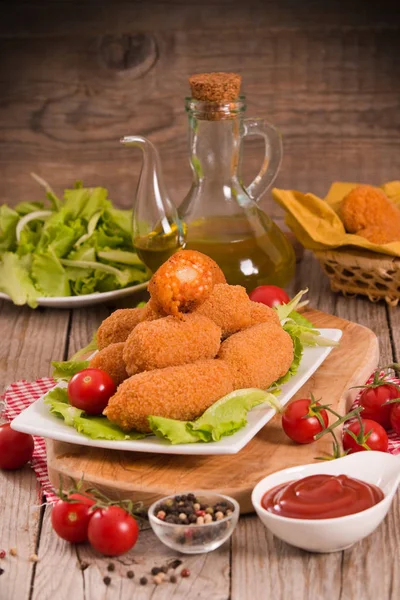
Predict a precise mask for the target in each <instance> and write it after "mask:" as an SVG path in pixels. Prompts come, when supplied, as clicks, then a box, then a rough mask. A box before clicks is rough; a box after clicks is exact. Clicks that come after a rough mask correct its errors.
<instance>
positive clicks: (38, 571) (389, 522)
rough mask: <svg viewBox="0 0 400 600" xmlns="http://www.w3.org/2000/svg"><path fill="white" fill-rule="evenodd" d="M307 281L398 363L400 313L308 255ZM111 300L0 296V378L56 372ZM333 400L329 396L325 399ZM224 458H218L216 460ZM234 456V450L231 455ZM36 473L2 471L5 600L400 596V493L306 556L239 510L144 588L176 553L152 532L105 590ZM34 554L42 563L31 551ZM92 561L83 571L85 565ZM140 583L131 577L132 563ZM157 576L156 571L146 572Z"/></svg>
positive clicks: (302, 273)
mask: <svg viewBox="0 0 400 600" xmlns="http://www.w3.org/2000/svg"><path fill="white" fill-rule="evenodd" d="M305 286H307V287H309V289H310V300H311V303H312V306H314V307H317V308H319V309H321V310H324V311H326V312H329V313H331V314H335V315H338V316H340V317H343V318H346V319H350V320H353V321H357V322H358V323H361V324H363V325H366V326H367V327H370V328H371V329H373V330H374V331H375V333H376V334H377V335H378V337H379V342H380V350H381V364H387V363H390V362H392V361H394V360H398V358H399V353H400V333H399V332H400V327H399V325H400V311H399V310H398V309H396V308H395V309H390V308H387V307H386V305H385V304H382V303H381V304H371V303H370V302H369V301H367V300H364V299H362V298H358V299H349V298H344V297H342V296H339V295H335V294H333V293H332V292H330V290H329V284H328V282H327V280H326V279H325V278H324V276H323V275H322V273H321V271H320V268H319V266H318V264H317V263H316V261H315V260H314V258H313V257H312V256H311V255H309V254H306V256H305V257H304V259H303V261H302V262H301V264H300V265H298V270H297V274H296V277H295V280H294V281H293V283H292V288H293V290H294V289H300V288H303V287H305ZM111 309H112V307H108V308H106V307H94V308H89V309H81V310H74V311H68V310H51V309H37V310H31V309H29V308H17V307H15V306H13V305H12V304H10V303H8V302H2V303H0V331H1V337H0V365H1V375H0V383H1V387H2V388H4V387H5V386H6V385H7V384H9V383H11V382H12V381H16V380H19V379H27V380H34V379H36V378H37V377H39V376H45V375H48V374H49V373H50V361H51V360H63V359H65V358H67V357H68V356H70V355H71V354H72V353H74V352H75V351H76V350H77V349H78V348H80V347H82V346H84V345H85V344H86V343H87V342H88V341H89V339H90V338H91V336H92V333H93V331H94V330H95V329H96V327H97V326H98V324H99V323H100V321H101V320H102V319H103V318H104V317H105V316H106V315H108V313H109V312H110V310H111ZM326 400H329V399H326ZM216 460H218V458H216ZM232 460H234V457H233V458H232ZM40 503H41V501H40V499H39V497H38V493H37V485H36V479H35V476H34V474H33V472H32V471H31V470H30V469H29V467H26V468H25V469H23V470H22V471H18V472H15V473H4V472H2V473H0V547H1V548H4V549H5V550H7V551H8V550H9V549H10V548H12V547H15V548H17V552H18V556H17V557H8V558H6V559H5V560H3V561H1V562H2V564H1V566H2V567H3V568H4V573H3V575H2V576H1V579H0V597H1V599H2V600H28V599H29V600H31V599H32V600H47V599H50V598H51V599H56V600H64V599H65V600H67V599H70V598H73V599H74V600H102V599H106V598H110V599H111V598H112V599H113V600H114V599H115V600H125V599H126V600H128V599H131V598H135V599H136V598H138V599H143V600H145V599H146V598H155V599H156V598H160V599H161V598H163V599H164V598H168V599H169V598H171V599H172V598H174V599H176V600H178V599H183V598H204V599H207V600H208V599H212V600H226V599H228V598H231V599H232V600H247V599H249V600H250V599H251V600H253V599H258V598H272V597H273V598H274V600H287V599H289V598H290V600H336V599H338V600H339V599H342V600H350V599H351V600H377V599H379V600H394V599H397V598H399V597H400V572H399V569H398V564H399V551H400V494H398V495H397V497H396V499H395V501H394V504H393V508H392V510H391V511H390V513H389V515H388V517H387V518H386V519H385V521H384V523H383V524H382V525H381V526H380V527H379V528H378V529H377V530H376V531H375V532H374V533H373V534H372V535H371V536H369V537H368V538H367V539H365V540H364V541H362V542H361V543H359V544H357V545H355V546H353V547H352V548H350V549H349V550H346V551H344V552H338V553H335V554H327V555H324V554H321V555H318V554H309V553H307V552H304V551H301V550H298V549H296V548H292V547H290V546H288V545H287V544H285V543H283V542H281V541H279V540H278V539H276V538H274V537H273V536H272V535H271V534H269V533H268V531H267V530H266V529H265V528H264V527H263V526H262V525H261V522H260V521H259V520H258V518H257V517H256V516H254V515H250V516H245V517H242V518H241V519H240V521H239V525H238V527H237V528H236V530H235V532H234V534H233V536H232V539H231V541H230V542H227V543H226V544H225V545H224V546H223V547H221V548H220V549H218V550H216V551H214V552H212V553H211V554H205V555H199V556H193V557H187V558H186V557H185V556H181V558H183V561H184V566H186V567H188V568H189V569H190V571H191V576H190V577H189V578H188V579H181V578H180V579H179V580H178V583H177V584H172V583H163V584H162V585H161V586H159V587H156V586H155V585H154V584H152V583H149V584H148V585H147V586H144V587H142V586H140V585H139V583H138V580H139V578H140V577H141V576H142V575H146V576H149V573H150V570H151V568H152V567H153V566H159V565H161V564H164V563H165V562H166V561H167V560H168V559H169V558H175V557H176V556H177V555H176V553H174V552H173V551H171V550H169V549H167V548H166V547H164V546H163V545H162V544H161V543H160V542H159V541H158V540H157V539H156V538H155V536H154V535H153V534H152V532H151V530H149V529H147V530H145V531H143V532H142V533H141V535H140V538H139V541H138V543H137V545H136V547H135V548H134V549H133V550H132V551H131V552H130V553H129V554H128V555H126V556H124V557H122V559H121V560H115V561H113V562H115V565H116V571H115V572H114V573H111V577H112V582H111V585H110V586H109V587H106V586H105V584H104V583H103V578H104V576H105V575H107V574H108V573H107V565H108V563H109V562H110V560H108V559H106V558H102V557H100V556H98V555H97V554H96V553H94V552H93V551H91V550H90V549H89V548H88V547H87V546H80V547H74V546H71V545H69V544H68V543H65V542H63V541H62V540H60V539H59V538H57V536H56V535H55V534H54V533H53V532H52V529H51V524H50V514H51V507H50V506H40ZM35 552H36V553H37V554H38V556H39V559H40V560H39V562H37V563H36V564H34V563H32V562H31V561H30V560H29V558H30V556H31V555H32V553H35ZM83 563H87V564H89V566H88V567H87V568H86V569H85V570H82V564H83ZM130 568H131V569H133V570H134V572H135V578H134V580H130V579H128V578H127V577H126V572H127V570H129V569H130ZM149 580H151V577H149Z"/></svg>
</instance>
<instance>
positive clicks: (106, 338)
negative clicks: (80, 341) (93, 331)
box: [97, 308, 145, 350]
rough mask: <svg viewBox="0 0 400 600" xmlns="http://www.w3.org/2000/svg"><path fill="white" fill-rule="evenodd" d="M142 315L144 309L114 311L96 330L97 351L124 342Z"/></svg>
mask: <svg viewBox="0 0 400 600" xmlns="http://www.w3.org/2000/svg"><path fill="white" fill-rule="evenodd" d="M144 314H145V310H144V308H122V309H120V310H116V311H114V312H113V313H112V314H111V315H110V316H109V317H108V318H107V319H105V320H104V321H103V322H102V324H101V325H100V327H99V329H98V330H97V347H98V349H99V350H102V349H103V348H106V346H109V345H110V344H116V343H118V342H125V340H126V339H127V337H128V336H129V334H130V332H131V331H132V329H134V328H135V327H136V325H137V324H138V323H140V321H141V320H142V318H143V316H144Z"/></svg>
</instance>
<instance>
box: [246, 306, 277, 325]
mask: <svg viewBox="0 0 400 600" xmlns="http://www.w3.org/2000/svg"><path fill="white" fill-rule="evenodd" d="M259 323H276V324H277V325H279V324H280V321H279V317H278V313H277V312H276V310H274V309H273V308H270V307H269V306H267V305H266V304H262V302H250V327H252V326H253V325H258V324H259Z"/></svg>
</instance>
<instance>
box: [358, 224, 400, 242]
mask: <svg viewBox="0 0 400 600" xmlns="http://www.w3.org/2000/svg"><path fill="white" fill-rule="evenodd" d="M357 235H361V236H362V237H364V238H365V239H367V240H369V241H370V242H372V243H373V244H389V243H390V242H399V241H400V225H399V224H398V223H396V222H394V223H392V222H390V221H389V222H385V224H384V225H383V226H382V225H368V227H365V228H364V229H360V230H359V231H357Z"/></svg>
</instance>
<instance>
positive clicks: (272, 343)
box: [217, 323, 293, 389]
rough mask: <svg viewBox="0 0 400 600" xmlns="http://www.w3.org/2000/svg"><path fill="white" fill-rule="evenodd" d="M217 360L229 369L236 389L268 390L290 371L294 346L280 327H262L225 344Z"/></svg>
mask: <svg viewBox="0 0 400 600" xmlns="http://www.w3.org/2000/svg"><path fill="white" fill-rule="evenodd" d="M217 358H218V359H220V360H222V361H223V362H225V363H226V364H227V365H228V366H229V368H230V370H231V373H232V376H233V385H234V388H235V389H241V388H251V387H256V388H262V389H267V388H268V387H269V386H270V385H271V384H272V383H273V382H274V381H276V380H277V379H279V377H282V375H285V373H287V371H288V370H289V367H290V365H291V363H292V360H293V342H292V339H291V337H290V335H289V334H288V333H286V331H284V330H283V329H282V327H281V326H280V325H276V324H275V323H260V324H259V325H254V326H253V327H249V328H248V329H245V330H244V331H239V333H234V334H233V335H231V336H230V337H229V338H228V339H227V340H225V341H224V342H222V344H221V348H220V351H219V352H218V356H217Z"/></svg>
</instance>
